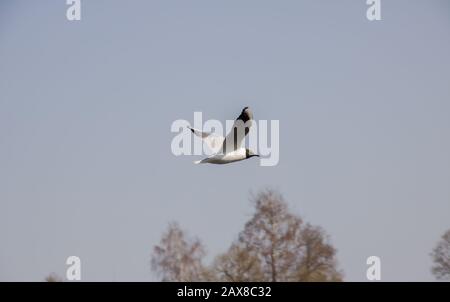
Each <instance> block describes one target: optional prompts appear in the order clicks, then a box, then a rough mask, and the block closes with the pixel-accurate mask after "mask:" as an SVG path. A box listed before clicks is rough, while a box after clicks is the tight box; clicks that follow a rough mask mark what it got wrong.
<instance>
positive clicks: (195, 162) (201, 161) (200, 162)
mask: <svg viewBox="0 0 450 302" xmlns="http://www.w3.org/2000/svg"><path fill="white" fill-rule="evenodd" d="M202 163H203V160H196V161H194V164H196V165H198V164H202Z"/></svg>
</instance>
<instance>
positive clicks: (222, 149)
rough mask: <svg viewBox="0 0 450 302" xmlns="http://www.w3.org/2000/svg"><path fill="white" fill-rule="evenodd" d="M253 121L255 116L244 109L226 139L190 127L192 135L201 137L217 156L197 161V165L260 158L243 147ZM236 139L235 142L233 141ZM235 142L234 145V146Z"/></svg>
mask: <svg viewBox="0 0 450 302" xmlns="http://www.w3.org/2000/svg"><path fill="white" fill-rule="evenodd" d="M252 121H253V114H252V112H251V111H250V109H249V108H248V107H245V108H244V109H242V112H241V114H240V115H239V116H238V117H237V119H236V120H235V121H234V124H233V127H232V128H231V131H230V133H228V134H227V136H226V137H223V136H220V135H217V134H215V133H209V132H202V131H200V130H197V129H194V128H191V127H188V128H189V129H190V130H191V131H192V133H194V134H195V135H196V136H198V137H200V138H201V139H202V140H203V141H204V142H205V143H206V145H207V146H208V147H209V148H210V149H211V150H213V152H215V154H213V155H211V156H209V157H207V158H205V159H202V160H198V161H195V162H194V163H195V164H205V163H210V164H229V163H232V162H236V161H240V160H244V159H248V158H250V157H253V156H259V155H258V154H254V153H253V152H252V151H250V150H249V149H247V148H245V147H241V145H242V142H243V141H244V138H245V136H246V135H247V134H248V132H249V131H250V127H251V125H252ZM233 138H234V140H233ZM233 141H234V144H233Z"/></svg>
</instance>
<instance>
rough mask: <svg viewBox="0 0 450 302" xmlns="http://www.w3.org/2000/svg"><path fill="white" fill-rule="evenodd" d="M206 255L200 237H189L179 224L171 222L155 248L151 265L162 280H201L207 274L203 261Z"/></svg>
mask: <svg viewBox="0 0 450 302" xmlns="http://www.w3.org/2000/svg"><path fill="white" fill-rule="evenodd" d="M204 255H205V251H204V248H203V245H202V244H201V242H200V241H199V240H198V239H194V240H189V239H187V238H186V235H185V233H184V232H183V230H181V228H180V227H179V226H178V224H176V223H171V224H170V225H169V228H168V230H167V231H166V233H165V234H164V235H163V236H162V239H161V242H160V244H159V245H157V246H155V247H154V249H153V255H152V259H151V266H152V269H153V270H154V271H155V272H156V273H157V274H159V275H160V276H161V277H162V281H201V280H203V278H204V276H207V272H206V270H205V268H204V267H203V265H202V263H201V260H202V257H203V256H204Z"/></svg>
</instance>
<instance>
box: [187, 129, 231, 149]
mask: <svg viewBox="0 0 450 302" xmlns="http://www.w3.org/2000/svg"><path fill="white" fill-rule="evenodd" d="M188 128H189V129H190V130H191V131H192V133H194V134H195V135H196V136H198V137H200V138H201V139H202V140H203V142H204V143H205V144H206V145H207V146H208V148H209V149H211V151H213V152H214V153H217V152H218V151H219V150H220V148H222V144H223V141H224V139H225V138H224V137H223V136H220V135H217V134H215V133H211V132H203V131H200V130H197V129H194V128H191V127H188Z"/></svg>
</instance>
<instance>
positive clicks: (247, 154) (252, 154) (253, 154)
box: [245, 149, 259, 158]
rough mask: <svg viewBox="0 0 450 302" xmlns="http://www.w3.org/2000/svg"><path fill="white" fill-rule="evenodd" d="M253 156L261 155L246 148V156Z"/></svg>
mask: <svg viewBox="0 0 450 302" xmlns="http://www.w3.org/2000/svg"><path fill="white" fill-rule="evenodd" d="M253 156H258V157H259V154H255V153H253V152H252V151H250V150H249V149H245V158H250V157H253Z"/></svg>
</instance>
